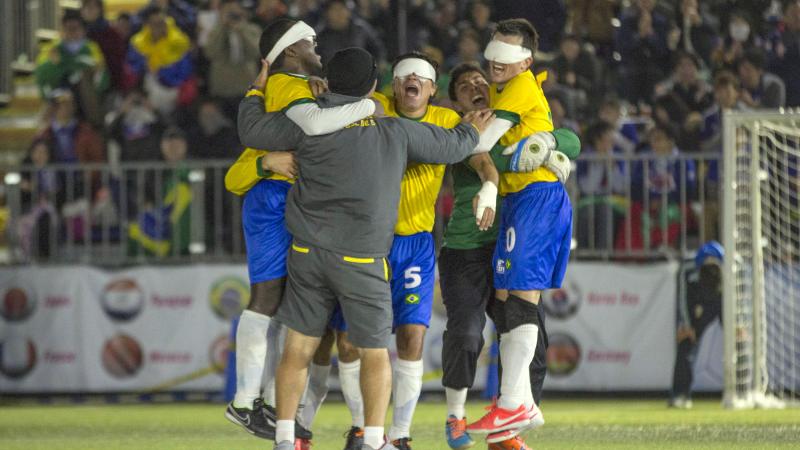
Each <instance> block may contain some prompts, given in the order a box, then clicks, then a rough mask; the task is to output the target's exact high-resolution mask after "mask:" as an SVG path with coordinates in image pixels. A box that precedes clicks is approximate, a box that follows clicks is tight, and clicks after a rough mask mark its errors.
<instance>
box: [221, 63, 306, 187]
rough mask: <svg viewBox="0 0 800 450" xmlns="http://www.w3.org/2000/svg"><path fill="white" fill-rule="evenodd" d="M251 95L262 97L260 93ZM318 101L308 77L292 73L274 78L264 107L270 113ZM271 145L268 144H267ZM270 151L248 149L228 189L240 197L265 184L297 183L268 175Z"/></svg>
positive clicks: (233, 170)
mask: <svg viewBox="0 0 800 450" xmlns="http://www.w3.org/2000/svg"><path fill="white" fill-rule="evenodd" d="M247 95H259V94H258V92H256V91H251V92H248V93H247ZM313 101H314V94H313V93H311V88H310V87H309V86H308V77H304V76H301V75H292V74H288V73H276V74H274V75H270V77H269V81H268V83H267V94H266V97H265V99H264V107H265V108H266V110H267V112H275V111H282V110H286V109H288V108H290V107H292V106H294V105H298V104H301V103H309V102H313ZM265 144H268V143H265ZM266 154H267V151H266V150H256V149H254V148H249V147H248V148H246V149H244V151H243V152H242V154H241V155H239V158H238V159H237V160H236V162H235V163H233V165H232V166H231V167H230V168H229V169H228V172H227V173H226V174H225V188H226V189H228V190H229V191H231V192H233V193H234V194H236V195H244V194H245V193H247V191H249V190H250V189H251V188H252V187H253V186H255V185H256V183H258V182H259V181H261V180H264V179H269V180H283V181H288V182H290V183H292V182H293V180H291V179H288V178H286V177H284V176H282V175H278V174H269V175H268V174H266V173H265V172H264V171H263V169H262V168H261V159H260V158H261V157H263V156H264V155H266Z"/></svg>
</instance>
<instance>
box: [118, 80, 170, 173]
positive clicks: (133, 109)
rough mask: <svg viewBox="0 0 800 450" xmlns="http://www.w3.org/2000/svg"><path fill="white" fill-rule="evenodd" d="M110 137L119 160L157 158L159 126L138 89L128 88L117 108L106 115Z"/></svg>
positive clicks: (159, 137)
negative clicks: (118, 148)
mask: <svg viewBox="0 0 800 450" xmlns="http://www.w3.org/2000/svg"><path fill="white" fill-rule="evenodd" d="M106 123H107V124H108V127H109V131H110V135H111V138H112V139H113V140H114V141H116V143H117V144H118V145H119V147H120V160H121V161H125V162H127V161H157V160H158V159H159V155H160V153H159V142H160V139H161V132H162V131H163V126H162V124H161V121H160V120H159V117H158V112H156V110H155V108H153V106H152V104H150V102H149V101H148V100H147V97H146V96H145V95H144V93H143V92H142V91H139V90H133V91H131V92H129V93H128V94H127V95H126V96H125V98H124V99H123V101H122V104H121V105H120V108H119V109H118V110H115V111H112V112H110V113H108V115H107V117H106Z"/></svg>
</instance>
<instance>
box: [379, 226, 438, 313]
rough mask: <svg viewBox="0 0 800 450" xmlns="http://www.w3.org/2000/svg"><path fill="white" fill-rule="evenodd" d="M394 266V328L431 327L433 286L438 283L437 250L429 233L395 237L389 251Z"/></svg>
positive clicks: (391, 265) (392, 266)
mask: <svg viewBox="0 0 800 450" xmlns="http://www.w3.org/2000/svg"><path fill="white" fill-rule="evenodd" d="M389 266H390V267H391V268H392V278H391V285H392V312H393V313H394V321H393V325H394V328H397V327H398V326H400V325H425V326H426V327H427V326H430V323H431V312H432V310H433V288H434V285H435V282H436V274H435V271H436V250H435V248H434V244H433V235H432V234H431V233H428V232H422V233H417V234H412V235H410V236H398V235H395V236H394V242H392V249H391V250H390V251H389Z"/></svg>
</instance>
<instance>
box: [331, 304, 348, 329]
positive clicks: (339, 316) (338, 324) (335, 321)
mask: <svg viewBox="0 0 800 450" xmlns="http://www.w3.org/2000/svg"><path fill="white" fill-rule="evenodd" d="M328 328H330V329H331V330H333V331H347V322H345V321H344V313H342V307H341V306H339V305H338V304H337V305H336V307H335V308H333V314H331V320H330V322H328Z"/></svg>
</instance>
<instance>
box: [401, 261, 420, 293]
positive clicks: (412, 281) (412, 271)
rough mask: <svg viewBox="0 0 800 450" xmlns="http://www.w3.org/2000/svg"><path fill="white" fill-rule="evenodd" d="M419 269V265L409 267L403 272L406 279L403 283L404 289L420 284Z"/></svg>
mask: <svg viewBox="0 0 800 450" xmlns="http://www.w3.org/2000/svg"><path fill="white" fill-rule="evenodd" d="M421 270H422V269H420V267H419V266H414V267H409V268H408V269H406V271H405V272H404V273H403V276H404V277H405V279H406V283H405V285H404V287H405V288H406V289H414V288H415V287H417V286H419V285H420V284H422V276H421V275H420V274H419V272H420V271H421Z"/></svg>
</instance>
